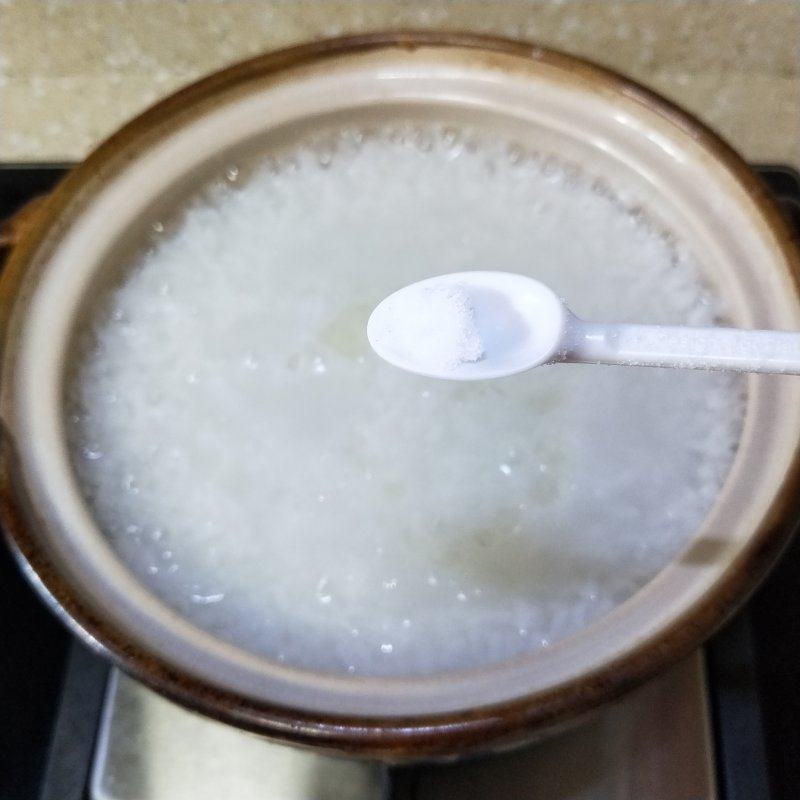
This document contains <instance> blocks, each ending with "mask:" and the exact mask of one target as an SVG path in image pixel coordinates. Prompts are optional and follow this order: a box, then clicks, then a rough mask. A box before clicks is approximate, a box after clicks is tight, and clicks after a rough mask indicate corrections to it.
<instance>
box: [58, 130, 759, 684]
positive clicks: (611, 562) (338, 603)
mask: <svg viewBox="0 0 800 800" xmlns="http://www.w3.org/2000/svg"><path fill="white" fill-rule="evenodd" d="M321 154H324V155H323V156H322V157H321ZM230 168H231V165H225V166H223V167H222V173H221V174H220V176H218V178H219V179H218V180H215V181H214V182H213V185H212V186H211V188H210V189H209V191H208V192H206V193H205V194H204V195H203V196H201V197H198V198H196V199H195V200H193V201H192V202H190V203H189V204H188V205H187V207H186V208H185V209H184V210H183V211H182V212H181V214H180V215H179V216H178V217H177V218H175V219H171V220H169V221H166V220H165V221H164V231H163V232H161V233H160V234H159V235H158V236H157V237H155V238H154V239H153V240H152V241H150V242H149V249H148V250H147V251H146V252H144V253H143V254H142V256H141V257H140V259H139V260H138V262H137V263H136V264H135V265H134V266H133V268H132V269H131V270H130V272H129V273H128V274H127V275H126V277H125V279H124V281H123V283H122V284H121V285H120V286H119V287H118V288H116V289H115V290H114V291H113V292H112V293H111V294H110V295H109V297H108V298H107V302H106V305H105V307H106V309H107V310H106V312H105V313H104V314H101V315H99V316H98V317H97V321H96V323H95V325H94V327H93V329H92V330H91V331H87V332H85V335H84V341H83V347H82V351H81V352H82V357H81V364H80V367H79V368H78V369H77V371H76V372H75V374H74V376H73V379H72V381H71V384H70V389H69V393H70V403H71V408H70V409H69V413H68V417H67V424H68V426H69V430H70V437H71V441H72V444H73V451H74V463H75V469H76V471H77V473H78V475H79V478H80V481H81V483H82V486H83V488H84V493H85V495H86V496H87V498H88V500H87V501H88V502H89V503H90V504H91V505H92V507H93V509H94V513H95V514H96V516H97V518H98V520H99V521H100V523H101V524H102V526H103V528H104V530H105V531H106V533H107V535H108V537H109V539H110V540H111V542H112V543H113V545H114V546H115V547H116V549H117V550H118V552H119V553H120V554H121V556H122V558H123V559H124V560H125V561H126V562H127V563H128V564H129V565H130V567H131V568H132V569H133V570H134V571H135V572H136V573H137V574H138V575H139V576H140V579H141V580H142V582H143V583H145V584H146V585H148V586H149V587H151V588H152V590H153V591H154V592H156V593H157V594H158V595H159V596H160V597H162V598H163V599H164V600H165V601H166V602H167V603H168V604H170V605H171V606H173V607H174V608H176V609H177V610H179V611H180V612H181V613H183V614H184V615H185V616H187V617H188V618H189V619H191V620H193V621H194V622H195V623H196V624H197V625H199V626H200V627H202V628H205V629H207V630H209V631H211V632H213V633H214V634H216V635H217V636H219V637H221V638H223V639H225V640H227V641H229V642H233V643H234V644H237V645H239V646H241V647H244V648H246V649H248V650H251V651H253V652H256V653H259V654H263V655H265V656H268V657H270V658H275V659H279V660H281V661H283V662H285V663H287V664H295V665H300V666H305V667H310V668H318V669H323V670H329V671H333V672H338V673H341V674H353V673H355V674H381V675H400V674H424V673H432V672H436V671H440V670H451V669H459V668H464V667H469V666H476V665H481V664H487V663H492V662H496V661H498V660H501V659H505V658H508V657H511V656H514V655H517V654H519V653H522V652H530V651H532V650H535V649H537V648H540V647H547V646H550V644H551V643H552V642H554V641H556V640H558V639H559V638H561V637H563V636H565V635H567V634H569V633H571V632H573V631H575V630H577V629H578V628H580V627H582V626H584V625H586V624H587V623H588V622H590V621H591V620H593V619H596V618H597V617H598V616H600V615H602V614H603V613H605V612H607V611H608V610H609V609H611V608H613V607H614V606H615V605H616V604H618V603H620V602H621V601H623V600H624V599H626V598H627V597H629V596H630V595H631V594H632V593H633V592H635V591H636V590H637V588H639V587H640V586H641V585H642V584H643V583H645V582H646V581H647V580H648V579H650V578H651V577H652V576H653V575H654V574H655V573H656V572H657V571H658V570H659V569H660V568H661V567H662V566H663V565H664V564H665V563H666V562H667V561H668V560H669V559H670V558H671V557H672V556H673V555H674V554H675V553H676V552H678V551H679V550H680V549H681V547H682V546H683V545H684V544H685V543H686V541H687V539H688V537H689V536H690V534H691V533H692V531H693V530H694V529H695V528H696V526H697V525H698V523H699V522H700V521H701V519H702V518H703V516H704V515H705V514H706V512H707V510H708V508H709V507H710V504H711V503H712V502H713V499H714V496H715V494H716V492H717V490H718V488H719V486H720V485H721V483H722V481H723V479H724V476H725V474H726V472H727V470H728V468H729V465H730V462H731V459H732V457H733V452H734V449H735V446H736V442H737V438H738V434H739V429H740V425H741V415H742V409H743V394H742V392H743V382H742V381H741V380H740V379H739V378H737V377H734V376H731V375H725V374H720V373H716V374H712V373H699V372H691V373H688V372H687V373H680V372H677V371H673V370H657V369H653V370H631V369H622V368H599V367H590V366H583V365H559V366H555V367H543V368H541V369H537V370H536V371H535V373H530V374H523V375H520V376H514V377H511V378H505V379H502V380H496V381H490V382H478V383H473V384H469V385H467V384H451V383H449V382H442V381H436V380H433V379H425V378H420V377H418V376H414V375H410V374H408V373H404V372H402V371H400V370H398V369H396V368H393V367H391V366H389V365H388V364H386V363H385V362H383V361H381V360H380V359H379V358H378V357H377V356H375V355H374V354H373V353H372V352H371V349H370V347H369V344H368V342H367V339H366V331H365V327H366V320H367V317H368V315H369V312H370V310H371V309H372V308H373V307H374V306H375V304H376V303H377V302H378V301H379V300H381V299H383V298H384V297H386V296H387V295H388V294H389V293H390V292H391V291H393V290H394V289H396V288H397V287H398V286H402V285H405V284H408V283H412V282H414V281H418V280H421V279H423V278H426V277H429V276H431V275H436V274H443V273H448V272H457V271H463V270H470V269H481V270H483V269H503V270H507V271H510V272H519V273H523V274H527V275H531V276H532V277H534V278H537V279H538V280H541V281H543V282H544V283H546V284H547V285H549V286H551V287H552V288H553V289H554V290H555V291H556V292H557V293H558V294H559V295H561V296H563V297H566V298H568V301H569V304H570V306H571V307H572V308H573V309H574V311H575V312H576V313H577V314H579V315H581V316H583V317H585V318H588V319H592V318H594V319H610V320H621V321H640V322H653V323H664V324H693V325H708V324H712V323H713V321H714V320H715V319H717V318H719V317H721V316H723V315H724V311H725V309H724V306H723V305H722V303H721V301H720V300H719V298H718V297H717V296H716V295H715V294H714V292H713V291H712V289H711V287H710V286H708V285H706V284H705V283H704V282H703V281H702V280H701V276H700V275H699V273H698V268H697V266H696V265H695V263H694V262H693V260H692V258H691V257H690V255H689V254H687V253H685V252H683V250H682V249H681V247H680V243H679V242H678V241H676V239H675V237H674V236H670V235H666V234H665V233H664V232H662V231H659V230H657V229H656V228H655V227H654V226H653V224H652V223H651V222H649V220H648V218H647V214H646V213H642V212H639V213H637V214H632V213H629V211H628V210H626V208H624V207H623V205H622V204H621V201H620V200H619V199H618V198H619V197H620V196H622V195H621V193H620V192H618V191H616V189H617V188H618V187H613V188H612V187H609V186H607V185H606V184H605V183H604V182H603V181H600V180H598V179H597V176H590V175H584V174H582V173H581V172H580V171H579V170H576V169H575V168H573V167H570V165H566V164H561V163H560V162H559V161H557V160H556V159H554V158H552V157H549V158H548V157H547V155H546V154H535V153H531V152H528V151H526V150H524V148H521V147H520V146H519V145H518V144H517V143H514V142H506V141H502V142H501V141H494V142H492V141H487V140H485V139H482V138H481V137H480V136H478V135H477V134H474V133H471V132H469V131H460V130H455V129H453V128H452V127H450V128H444V129H439V128H436V127H433V126H430V127H419V126H415V125H412V124H408V125H394V126H392V127H391V129H378V130H364V131H360V130H354V129H349V130H347V131H343V132H342V134H341V136H339V137H336V136H334V137H332V139H331V138H329V139H328V140H326V141H324V142H321V143H320V142H308V143H307V144H306V145H303V146H298V147H297V148H295V149H293V150H287V151H286V152H283V153H277V154H275V155H273V157H272V158H270V159H269V160H265V161H264V162H263V163H262V165H261V166H255V167H253V166H252V165H245V164H243V163H242V164H238V163H237V166H236V168H237V170H238V172H237V173H236V176H235V178H236V180H235V181H234V180H231V179H230V175H226V170H228V169H230ZM167 222H168V224H167ZM165 287H167V289H166V291H165ZM98 454H101V457H100V456H99V455H98ZM131 526H133V527H131ZM131 530H132V531H133V533H131V532H130V531H131ZM156 532H158V533H156ZM167 554H168V555H167Z"/></svg>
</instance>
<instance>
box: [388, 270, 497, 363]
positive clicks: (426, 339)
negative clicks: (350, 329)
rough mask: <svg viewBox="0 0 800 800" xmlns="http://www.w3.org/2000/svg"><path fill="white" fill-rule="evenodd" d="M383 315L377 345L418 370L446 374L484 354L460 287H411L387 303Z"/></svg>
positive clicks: (471, 310)
mask: <svg viewBox="0 0 800 800" xmlns="http://www.w3.org/2000/svg"><path fill="white" fill-rule="evenodd" d="M384 311H385V314H384V318H383V319H384V322H385V324H384V326H383V328H382V330H381V334H380V335H379V336H378V337H377V342H378V343H379V344H382V345H385V346H388V347H389V348H391V350H392V351H394V352H397V353H402V354H403V355H405V356H406V357H407V358H409V360H412V361H414V362H415V363H416V364H418V365H419V366H420V367H422V368H423V369H426V370H429V371H432V372H441V371H451V370H453V369H455V368H456V367H457V366H459V365H460V364H466V363H470V362H475V361H479V360H480V359H481V358H482V357H483V355H484V348H483V342H482V340H481V336H480V333H479V332H478V327H477V325H476V322H475V309H474V307H473V305H472V302H471V300H470V296H469V294H468V292H467V290H466V289H465V288H463V287H461V286H452V285H448V284H444V283H443V284H441V285H437V284H434V285H433V286H411V287H408V289H407V290H406V291H404V292H402V293H400V294H397V295H394V296H393V297H391V298H388V299H387V300H386V301H385V303H384Z"/></svg>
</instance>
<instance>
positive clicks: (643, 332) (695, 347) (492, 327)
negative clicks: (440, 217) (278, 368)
mask: <svg viewBox="0 0 800 800" xmlns="http://www.w3.org/2000/svg"><path fill="white" fill-rule="evenodd" d="M448 293H449V294H448ZM432 298H437V299H436V303H438V306H437V305H433V306H431V299H432ZM442 298H444V301H445V302H446V303H450V304H451V305H452V306H453V308H452V311H453V312H454V315H452V319H448V320H445V323H446V324H445V323H442V321H441V318H442V316H444V317H448V316H451V315H450V311H451V309H450V307H449V306H445V307H444V311H445V314H444V315H442V314H441V313H439V312H441V310H442V306H441V303H442ZM426 303H427V304H428V311H429V312H430V313H425V304H426ZM418 309H420V310H421V312H422V313H417V310H418ZM459 326H460V327H459ZM367 336H368V338H369V341H370V344H371V345H372V348H373V349H374V350H375V352H376V353H377V354H378V355H379V356H381V357H382V358H384V359H385V360H386V361H388V362H389V363H390V364H393V365H394V366H396V367H400V368H401V369H405V370H408V371H410V372H415V373H418V374H420V375H427V376H429V377H434V378H448V379H451V380H480V379H484V378H499V377H502V376H505V375H513V374H515V373H517V372H524V371H525V370H529V369H532V368H533V367H538V366H541V365H543V364H557V363H563V362H581V363H590V364H619V365H623V366H637V367H679V368H682V369H711V370H730V371H733V372H770V373H780V374H791V375H800V333H794V332H792V333H788V332H784V331H748V330H739V329H735V328H688V327H679V326H665V325H628V324H621V323H605V322H584V321H583V320H581V319H578V317H576V316H575V315H574V314H573V313H572V312H571V311H570V310H569V309H568V308H567V306H566V305H565V304H564V301H563V300H562V299H561V298H560V297H558V296H557V295H556V294H555V293H554V292H553V291H552V290H551V289H549V288H548V287H547V286H545V285H544V284H542V283H539V281H536V280H533V279H532V278H528V277H525V276H524V275H515V274H512V273H509V272H455V273H452V274H450V275H442V276H439V277H436V278H428V279H427V280H424V281H420V282H419V283H413V284H411V285H409V286H406V287H404V288H403V289H400V290H399V291H397V292H395V293H394V294H392V295H390V296H389V297H387V298H386V299H385V300H383V301H382V302H381V303H379V304H378V306H377V307H376V308H375V310H374V311H373V312H372V314H371V316H370V318H369V322H368V323H367ZM448 337H449V338H448ZM450 340H452V341H450ZM476 342H477V343H478V344H477V346H476ZM448 346H449V347H450V349H451V350H452V353H451V355H452V358H449V359H442V358H438V359H433V360H432V359H431V358H430V357H426V356H429V355H430V351H431V349H432V348H433V349H437V348H438V349H437V352H441V351H442V348H443V347H444V348H445V349H446V348H447V347H448ZM448 352H449V351H448Z"/></svg>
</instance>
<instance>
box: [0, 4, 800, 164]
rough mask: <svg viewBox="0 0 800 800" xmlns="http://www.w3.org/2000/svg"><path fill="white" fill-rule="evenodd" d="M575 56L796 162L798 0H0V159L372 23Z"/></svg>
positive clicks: (81, 135)
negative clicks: (490, 38) (245, 61)
mask: <svg viewBox="0 0 800 800" xmlns="http://www.w3.org/2000/svg"><path fill="white" fill-rule="evenodd" d="M391 27H407V28H448V29H465V30H476V31H491V32H494V33H500V34H504V35H509V36H515V37H523V38H529V39H536V40H538V41H539V42H541V43H544V44H548V45H553V46H557V47H559V48H562V49H564V50H569V51H571V52H573V53H578V54H580V55H585V56H588V57H590V58H592V59H594V60H596V61H599V62H601V63H603V64H606V65H609V66H611V67H614V68H617V69H619V70H621V71H623V72H626V73H627V74H629V75H631V76H633V77H634V78H636V79H638V80H640V81H642V82H644V83H646V84H648V85H649V86H651V87H653V88H655V89H656V90H658V91H660V92H662V93H663V94H665V95H667V96H668V97H670V98H672V99H674V100H676V101H678V102H679V103H681V104H683V105H684V106H686V107H687V108H689V109H690V110H692V111H694V112H695V113H697V114H698V115H699V116H701V117H702V118H703V119H704V120H705V121H707V122H708V123H710V124H711V125H713V126H714V127H716V128H717V129H718V130H719V131H720V132H721V133H723V134H724V135H725V136H727V137H728V138H729V139H730V141H731V142H732V143H733V144H734V145H735V146H736V147H737V148H739V149H740V150H741V151H742V152H743V153H744V154H745V155H746V156H747V157H748V158H750V159H752V160H755V161H781V162H790V163H793V164H795V165H798V166H800V0H755V1H751V2H746V0H507V1H504V0H482V1H479V0H438V2H435V1H434V0H429V2H417V0H404V2H385V0H372V1H370V0H337V1H336V2H334V0H316V1H312V0H300V1H298V2H291V1H290V0H273V1H272V2H267V1H266V0H184V1H183V2H180V1H179V0H0V161H52V160H56V161H58V160H76V159H80V158H81V157H82V156H84V155H85V154H86V153H87V151H88V150H90V149H91V148H92V147H93V146H94V145H95V144H96V143H97V142H98V141H99V140H101V139H102V138H103V137H105V136H106V135H107V134H108V133H110V132H111V131H112V130H113V129H114V128H116V127H117V126H119V125H120V124H121V123H123V122H124V121H125V120H126V119H128V118H130V117H131V116H132V115H134V114H136V113H137V112H138V111H140V110H141V109H143V108H144V107H146V106H147V105H149V104H151V103H152V102H153V101H155V100H156V99H158V98H159V97H160V96H162V95H164V94H166V93H168V92H170V91H172V90H173V89H175V88H177V87H179V86H181V85H183V84H185V83H187V82H189V81H192V80H193V79H195V78H196V77H198V76H200V75H202V74H204V73H208V72H210V71H212V70H215V69H217V68H218V67H221V66H223V65H225V64H229V63H231V62H233V61H236V60H239V59H242V58H245V57H247V56H249V55H252V54H254V53H258V52H260V51H262V50H265V49H272V48H277V47H282V46H284V45H287V44H291V43H296V42H299V41H302V40H305V39H311V38H316V37H321V36H331V35H336V34H340V33H344V32H355V31H365V30H375V29H379V28H391Z"/></svg>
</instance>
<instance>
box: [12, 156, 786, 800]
mask: <svg viewBox="0 0 800 800" xmlns="http://www.w3.org/2000/svg"><path fill="white" fill-rule="evenodd" d="M62 171H63V170H62V169H60V168H19V167H17V168H15V167H11V166H8V167H6V168H0V217H3V216H5V215H7V214H9V213H10V212H11V211H12V210H13V209H14V208H15V207H18V206H19V205H20V204H21V203H22V202H23V201H24V200H25V199H27V198H28V197H30V196H33V195H34V194H37V193H39V192H41V191H43V190H45V189H46V188H47V187H48V186H50V185H51V184H52V183H53V182H54V181H55V180H56V179H57V178H58V176H59V175H60V174H61V172H62ZM761 171H762V175H763V177H764V179H765V181H766V182H767V184H768V185H769V186H770V188H771V189H772V191H773V192H774V193H775V194H776V195H777V196H778V198H779V199H780V200H781V201H782V203H783V205H784V208H785V210H786V211H787V214H788V215H789V216H790V218H791V219H792V221H793V224H795V225H796V227H797V231H798V237H800V177H798V176H797V174H796V173H793V172H792V171H791V170H787V169H785V168H780V167H764V168H762V169H761ZM799 610H800V543H798V542H796V543H795V545H794V546H793V548H792V549H790V551H789V552H788V553H787V554H786V556H785V558H784V559H783V561H782V563H781V565H779V567H778V569H777V570H776V571H775V573H774V574H773V576H772V577H771V578H770V580H769V581H768V582H767V584H766V585H765V586H764V587H763V588H762V589H761V590H760V591H759V592H758V593H757V594H756V596H755V597H754V599H753V600H752V601H751V602H750V603H749V605H748V607H747V608H746V610H745V611H744V612H743V613H741V614H739V615H738V616H737V618H736V619H735V620H734V621H733V622H732V623H731V624H730V625H729V626H728V627H727V628H726V629H725V630H724V631H722V632H721V633H720V634H718V635H717V636H716V637H715V638H714V639H713V640H712V642H711V643H710V644H709V645H708V646H707V647H706V648H705V650H704V652H703V653H701V652H698V653H695V654H694V655H692V656H691V657H690V658H688V659H687V660H686V661H684V662H682V663H681V664H679V665H677V666H676V667H674V668H673V669H672V670H670V671H669V672H667V673H665V674H663V675H662V676H660V677H659V678H657V679H655V680H654V681H652V682H651V683H649V684H648V685H646V686H644V687H643V688H641V689H639V690H638V691H636V692H634V693H632V694H631V695H629V696H628V697H626V698H624V699H623V700H622V701H621V702H620V703H618V704H617V705H616V706H613V707H610V708H608V709H606V710H605V711H603V712H601V713H600V714H598V715H597V716H596V717H595V718H594V719H593V720H591V721H589V722H587V723H585V724H584V725H582V726H581V727H579V728H576V729H574V730H572V731H570V732H567V733H564V734H562V735H560V736H558V737H556V738H553V739H550V740H547V741H545V742H542V743H540V744H538V745H535V746H532V747H528V748H525V749H522V750H518V751H514V752H510V753H506V754H503V755H495V756H491V757H487V758H484V759H478V760H473V761H469V762H462V763H456V764H448V765H430V766H419V767H402V768H399V767H398V768H390V767H386V766H383V765H379V764H375V763H369V762H359V761H353V760H346V759H337V758H333V757H328V756H322V755H318V754H315V753H311V752H308V751H301V750H296V749H292V748H288V747H283V746H279V745H275V744H272V743H270V742H268V741H266V740H264V739H261V738H259V737H256V736H253V735H251V734H247V733H243V732H241V731H239V730H236V729H234V728H231V727H229V726H226V725H223V724H221V723H218V722H214V721H211V720H209V719H206V718H203V717H201V716H199V715H196V714H193V713H191V712H188V711H186V710H184V709H182V708H180V707H178V706H176V705H174V704H172V703H170V702H169V701H167V700H164V699H163V698H161V697H159V696H157V695H156V694H154V693H153V692H151V691H150V690H148V689H146V688H145V687H144V686H142V685H140V684H138V683H137V682H135V681H134V680H132V679H130V678H128V677H126V676H124V675H123V674H121V673H119V672H117V671H116V670H110V671H109V670H108V668H107V667H106V665H105V663H104V662H103V661H102V660H100V659H99V658H98V657H97V656H94V655H92V654H90V653H89V652H88V651H86V650H85V649H84V648H83V647H82V645H80V644H78V643H77V642H74V641H72V640H71V639H70V638H69V635H68V634H67V633H66V631H65V630H64V629H63V628H61V627H60V626H58V625H57V623H55V621H54V620H53V619H51V617H50V616H49V615H48V614H47V613H46V612H45V610H44V609H43V607H42V606H41V604H40V603H39V602H38V600H37V599H36V598H35V597H34V596H33V594H32V591H31V590H30V588H29V587H28V586H27V585H26V584H25V583H24V581H23V579H22V578H21V576H20V575H19V574H18V571H17V570H16V569H15V566H14V565H13V564H12V559H11V556H10V554H9V553H7V552H6V550H5V548H2V547H1V546H0V643H2V645H0V647H2V651H0V652H3V656H2V658H0V800H27V799H28V798H30V799H31V800H33V799H34V798H36V800H86V798H91V799H92V800H183V798H192V800H206V798H209V799H210V798H213V799H214V800H219V798H225V799H226V800H251V798H252V799H253V800H254V799H255V798H259V800H262V799H263V800H329V799H330V800H334V799H335V800H351V799H352V800H372V799H373V798H374V799H375V800H379V799H380V800H390V799H391V800H440V799H442V798H459V800H472V799H473V798H475V800H477V799H478V798H480V800H510V799H511V798H523V797H524V798H526V799H527V800H712V799H713V798H719V799H720V800H760V798H764V799H765V800H766V798H771V799H772V798H786V799H787V800H788V799H789V798H796V797H798V796H800V731H799V730H798V724H797V723H798V720H800V614H798V611H799Z"/></svg>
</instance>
